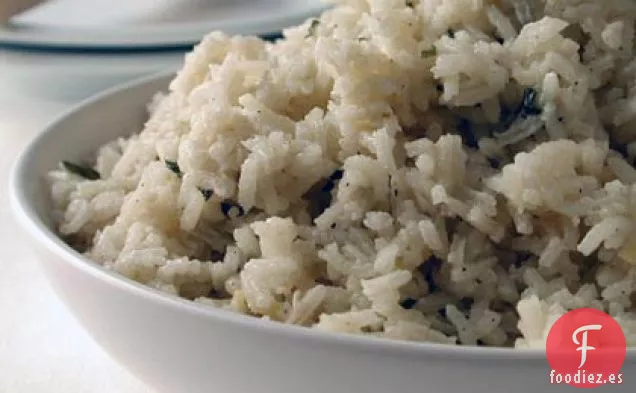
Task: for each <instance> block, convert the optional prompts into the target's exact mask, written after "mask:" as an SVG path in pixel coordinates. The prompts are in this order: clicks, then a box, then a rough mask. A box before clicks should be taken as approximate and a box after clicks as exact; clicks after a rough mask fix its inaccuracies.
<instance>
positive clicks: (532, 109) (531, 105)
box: [521, 87, 541, 117]
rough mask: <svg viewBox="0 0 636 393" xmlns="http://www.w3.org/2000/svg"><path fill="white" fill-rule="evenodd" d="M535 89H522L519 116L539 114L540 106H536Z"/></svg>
mask: <svg viewBox="0 0 636 393" xmlns="http://www.w3.org/2000/svg"><path fill="white" fill-rule="evenodd" d="M536 101H537V91H536V90H535V89H533V88H530V87H529V88H527V89H525V90H524V91H523V100H522V101H521V116H522V117H527V116H533V115H540V114H541V108H539V107H538V106H537V102H536Z"/></svg>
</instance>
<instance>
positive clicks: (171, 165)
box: [165, 160, 183, 178]
mask: <svg viewBox="0 0 636 393" xmlns="http://www.w3.org/2000/svg"><path fill="white" fill-rule="evenodd" d="M165 163H166V167H167V168H168V169H170V171H172V173H174V174H175V175H177V176H178V177H179V178H181V176H183V173H181V169H180V168H179V164H177V162H176V161H169V160H166V161H165Z"/></svg>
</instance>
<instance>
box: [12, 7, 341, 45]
mask: <svg viewBox="0 0 636 393" xmlns="http://www.w3.org/2000/svg"><path fill="white" fill-rule="evenodd" d="M329 7H330V5H329V4H325V3H323V2H320V1H319V2H316V3H315V4H309V5H307V7H305V8H304V9H302V10H300V11H297V12H292V13H284V12H283V13H281V14H276V15H272V16H269V17H267V18H265V19H261V18H258V17H250V18H244V19H241V18H236V19H229V20H214V21H203V22H201V21H199V22H191V23H163V24H161V25H159V26H141V27H134V26H133V27H123V28H121V27H118V28H83V27H69V28H54V27H45V26H34V25H24V24H9V25H8V26H2V27H0V49H28V50H36V51H49V50H54V51H82V52H85V51H93V52H95V51H97V52H131V51H134V52H138V51H148V52H152V51H177V50H184V49H186V50H187V49H189V48H191V47H192V46H193V45H195V44H197V43H198V42H199V41H201V39H202V38H203V37H204V36H205V35H206V34H207V33H209V32H211V31H223V32H224V33H226V34H241V35H258V36H261V37H269V38H271V39H275V38H280V32H281V31H282V30H284V29H285V28H288V27H291V26H294V25H298V24H300V23H302V22H304V21H305V20H307V19H309V18H311V17H315V16H317V15H318V14H320V13H322V12H323V11H325V10H326V9H328V8H329Z"/></svg>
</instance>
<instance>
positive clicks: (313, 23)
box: [307, 19, 320, 37]
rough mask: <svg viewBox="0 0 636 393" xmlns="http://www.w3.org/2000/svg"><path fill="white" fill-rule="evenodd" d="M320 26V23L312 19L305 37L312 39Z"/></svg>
mask: <svg viewBox="0 0 636 393" xmlns="http://www.w3.org/2000/svg"><path fill="white" fill-rule="evenodd" d="M318 25H320V21H319V20H318V19H314V20H312V21H311V24H310V25H309V29H308V30H307V37H314V36H315V35H316V29H317V28H318Z"/></svg>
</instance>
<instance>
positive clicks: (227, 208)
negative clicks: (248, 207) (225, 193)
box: [221, 199, 245, 218]
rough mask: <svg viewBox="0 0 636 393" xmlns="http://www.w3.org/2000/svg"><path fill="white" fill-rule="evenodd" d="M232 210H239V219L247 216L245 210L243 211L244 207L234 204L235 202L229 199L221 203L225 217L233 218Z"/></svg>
mask: <svg viewBox="0 0 636 393" xmlns="http://www.w3.org/2000/svg"><path fill="white" fill-rule="evenodd" d="M232 209H238V214H237V216H238V217H241V216H242V215H244V214H245V209H243V206H241V205H239V204H238V203H234V202H233V201H231V200H228V199H226V200H224V201H223V202H221V211H222V212H223V215H224V216H225V217H227V218H231V217H230V212H231V211H232Z"/></svg>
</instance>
